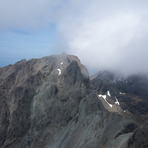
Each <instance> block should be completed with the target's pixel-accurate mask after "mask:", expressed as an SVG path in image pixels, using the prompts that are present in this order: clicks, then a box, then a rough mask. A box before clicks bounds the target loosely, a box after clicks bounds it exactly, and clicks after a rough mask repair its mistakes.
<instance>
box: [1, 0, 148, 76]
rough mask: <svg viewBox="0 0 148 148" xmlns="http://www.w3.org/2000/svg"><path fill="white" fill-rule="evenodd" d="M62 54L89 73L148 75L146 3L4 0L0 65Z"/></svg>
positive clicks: (129, 0)
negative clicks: (77, 60)
mask: <svg viewBox="0 0 148 148" xmlns="http://www.w3.org/2000/svg"><path fill="white" fill-rule="evenodd" d="M63 52H65V53H67V54H74V55H77V56H78V57H79V59H80V60H81V63H83V64H84V65H86V67H87V68H88V69H89V71H90V72H96V71H99V70H111V71H115V72H119V73H123V74H126V75H129V74H135V73H146V74H148V1H147V0H124V1H123V0H112V1H111V0H103V1H102V0H91V1H90V0H54V1H52V0H13V1H12V0H0V67H3V66H6V65H8V64H13V63H15V62H16V61H18V60H21V59H31V58H39V57H43V56H48V55H52V54H59V53H63Z"/></svg>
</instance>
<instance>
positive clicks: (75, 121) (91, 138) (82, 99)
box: [0, 54, 148, 148]
mask: <svg viewBox="0 0 148 148" xmlns="http://www.w3.org/2000/svg"><path fill="white" fill-rule="evenodd" d="M147 89H148V79H147V77H145V76H138V75H137V76H136V75H135V76H130V77H128V78H122V77H119V76H116V75H115V74H113V73H110V72H107V71H104V72H99V73H97V74H96V75H95V76H93V77H91V78H90V77H89V74H88V71H87V69H86V67H85V66H84V65H82V64H81V63H80V60H79V59H78V58H77V57H76V56H73V55H66V54H62V55H53V56H48V57H44V58H41V59H31V60H29V61H26V60H21V61H19V62H17V63H16V64H14V65H9V66H6V67H3V68H0V147H1V148H92V147H93V148H98V147H99V148H146V147H148V140H147V139H148V120H147V119H148V99H147V96H148V91H147Z"/></svg>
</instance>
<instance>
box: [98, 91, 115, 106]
mask: <svg viewBox="0 0 148 148" xmlns="http://www.w3.org/2000/svg"><path fill="white" fill-rule="evenodd" d="M98 96H99V97H102V98H103V99H104V100H105V102H106V103H107V104H108V105H109V106H110V107H113V105H112V104H110V103H109V102H107V100H106V95H101V94H100V95H98Z"/></svg>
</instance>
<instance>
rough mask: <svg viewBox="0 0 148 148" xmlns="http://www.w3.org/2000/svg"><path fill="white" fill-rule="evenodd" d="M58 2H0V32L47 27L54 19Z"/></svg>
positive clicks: (38, 0)
mask: <svg viewBox="0 0 148 148" xmlns="http://www.w3.org/2000/svg"><path fill="white" fill-rule="evenodd" d="M60 4H61V3H60V2H59V1H58V0H54V1H51V0H22V1H20V0H13V1H10V0H1V1H0V30H9V29H10V30H11V29H20V30H26V31H28V30H35V29H38V28H42V27H45V26H46V27H47V26H48V25H49V23H51V22H52V21H53V19H54V17H53V16H54V11H55V10H56V7H58V5H60Z"/></svg>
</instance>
